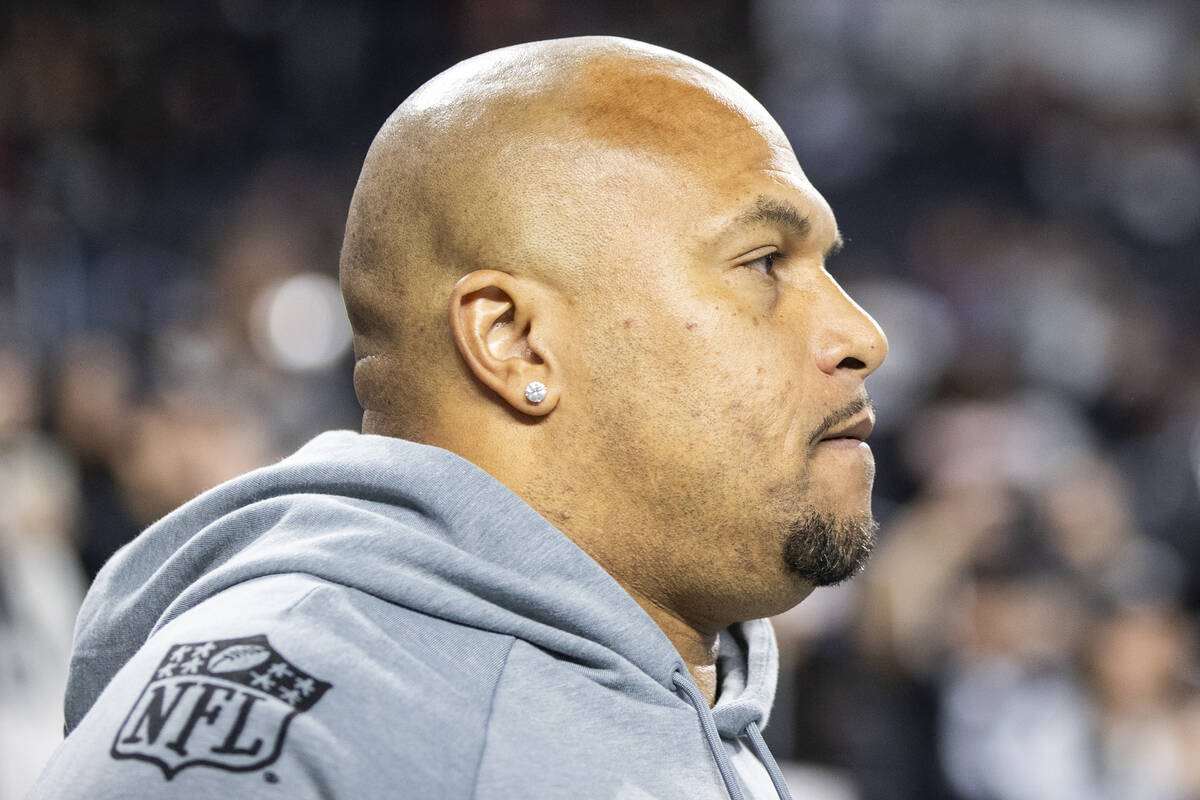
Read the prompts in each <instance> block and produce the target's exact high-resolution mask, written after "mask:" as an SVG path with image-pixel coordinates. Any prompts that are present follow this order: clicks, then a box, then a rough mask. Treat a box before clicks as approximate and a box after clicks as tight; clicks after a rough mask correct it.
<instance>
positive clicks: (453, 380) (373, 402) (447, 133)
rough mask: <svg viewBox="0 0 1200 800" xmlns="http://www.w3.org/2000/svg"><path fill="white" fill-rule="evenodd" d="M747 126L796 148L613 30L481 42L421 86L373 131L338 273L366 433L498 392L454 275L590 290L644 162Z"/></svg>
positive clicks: (425, 425) (754, 115)
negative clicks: (453, 310)
mask: <svg viewBox="0 0 1200 800" xmlns="http://www.w3.org/2000/svg"><path fill="white" fill-rule="evenodd" d="M747 126H757V127H758V128H759V129H760V130H761V131H762V132H764V133H765V134H766V135H768V136H769V137H770V138H772V139H773V140H775V142H776V144H777V145H778V146H780V147H781V148H783V149H785V150H787V151H788V153H789V154H790V149H788V146H787V143H786V140H785V139H784V137H783V135H782V133H780V132H779V131H778V129H777V128H776V127H775V126H774V123H773V122H772V121H771V119H770V117H769V116H768V115H767V113H766V112H765V111H764V110H763V109H762V107H761V106H760V105H759V104H758V103H757V101H755V100H754V99H753V98H752V97H751V96H750V95H749V94H748V93H747V92H746V91H745V90H744V89H742V88H741V87H740V86H738V85H737V84H735V83H734V82H733V81H731V80H730V79H728V78H727V77H725V76H724V75H721V74H720V73H718V72H716V71H715V70H713V69H711V68H709V67H707V66H705V65H703V64H701V63H699V62H697V61H695V60H693V59H690V58H687V57H685V56H682V55H680V54H678V53H673V52H671V51H668V50H663V49H661V48H657V47H653V46H650V45H646V44H642V43H638V42H633V41H629V40H625V39H617V38H611V37H584V38H576V39H562V40H553V41H548V42H536V43H532V44H525V45H519V46H515V47H510V48H505V49H503V50H498V51H494V52H491V53H486V54H483V55H481V56H477V57H475V58H472V59H469V60H467V61H464V62H462V63H460V64H458V65H457V66H455V67H453V68H451V69H449V70H447V71H446V72H444V73H442V74H441V75H438V76H437V77H435V78H433V79H432V80H430V81H429V82H428V83H426V84H425V85H424V86H422V87H421V88H420V89H418V90H417V91H416V92H415V93H413V95H412V96H410V97H409V98H408V99H407V100H406V101H405V102H404V103H403V104H402V105H401V106H400V107H399V108H398V109H397V110H396V111H395V113H394V114H392V116H391V117H390V118H389V119H388V121H387V122H386V123H385V124H384V126H383V128H382V129H381V130H380V132H379V134H378V136H377V137H376V139H375V141H374V143H373V144H372V146H371V149H370V152H369V153H368V156H367V159H366V162H365V164H364V166H363V170H362V174H361V176H360V178H359V183H358V187H357V189H356V191H355V195H354V199H353V202H352V204H351V208H350V214H349V218H348V220H347V225H346V238H345V244H344V246H343V251H342V262H341V278H342V288H343V292H344V294H345V297H346V306H347V309H348V311H349V315H350V320H351V323H352V325H353V327H354V333H355V353H356V356H357V359H358V362H357V365H356V369H355V389H356V392H357V394H358V397H359V401H360V402H361V404H362V405H363V407H364V409H365V411H366V416H365V421H364V426H365V428H366V429H367V430H374V431H378V432H387V433H393V434H397V435H404V436H408V437H410V438H416V439H421V440H425V441H429V440H431V439H435V438H436V430H437V429H438V428H440V427H445V426H444V425H441V424H439V420H441V418H442V417H444V416H445V414H446V413H447V412H452V411H454V410H455V409H453V408H451V406H455V405H457V404H466V405H468V406H469V405H472V404H474V403H476V402H477V401H479V400H481V399H482V400H484V401H485V402H486V403H490V404H496V403H497V398H496V397H495V396H494V395H491V396H490V395H489V393H488V392H487V391H486V386H481V385H480V384H479V382H478V381H477V380H475V379H474V378H473V376H472V375H471V373H470V370H469V369H468V366H469V365H468V364H466V363H465V362H464V360H463V359H462V358H460V357H459V356H460V354H459V352H458V348H456V346H455V343H454V341H453V337H452V331H451V329H450V319H449V318H448V315H447V302H448V299H449V298H450V296H451V293H452V290H453V288H454V286H455V283H456V282H457V281H458V280H459V278H461V277H462V276H463V275H465V274H467V273H470V272H472V271H476V270H485V269H486V270H498V271H501V272H504V273H507V274H510V275H514V276H519V277H521V278H523V279H527V280H529V281H534V282H537V283H540V284H541V285H542V288H543V290H544V291H548V292H557V293H560V294H561V295H564V296H566V297H572V296H573V297H579V296H583V295H584V294H586V293H587V291H588V289H589V287H590V286H594V284H595V283H596V282H597V281H603V280H608V279H611V269H612V268H613V267H614V266H615V265H614V263H613V261H614V259H616V260H620V259H621V258H622V257H623V255H624V254H622V252H621V247H620V242H615V241H614V240H615V239H620V238H621V234H622V231H621V229H620V228H621V226H622V225H628V224H629V220H628V218H627V212H628V206H629V198H630V196H631V195H632V194H633V193H635V192H636V191H640V190H643V189H644V187H645V178H644V173H645V172H646V171H648V170H653V169H655V168H656V167H661V166H662V165H665V164H667V163H670V164H671V165H672V166H673V167H675V168H678V167H679V166H680V165H685V164H686V163H687V161H688V157H689V156H690V154H692V153H694V152H695V151H696V150H697V149H698V148H701V147H705V148H708V149H713V148H714V147H717V148H719V147H720V142H721V141H722V138H723V136H722V133H723V132H724V131H730V130H734V129H737V128H745V127H747ZM730 146H733V142H732V141H731V143H730ZM679 174H680V175H684V176H686V175H687V170H686V169H684V170H683V172H681V173H679ZM678 179H679V175H674V176H673V177H672V178H671V179H670V181H675V180H678ZM662 201H663V202H664V203H669V202H671V198H670V197H665V196H664V197H663V198H662ZM433 443H438V444H443V442H440V441H435V442H433Z"/></svg>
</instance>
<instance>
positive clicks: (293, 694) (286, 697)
mask: <svg viewBox="0 0 1200 800" xmlns="http://www.w3.org/2000/svg"><path fill="white" fill-rule="evenodd" d="M279 699H280V700H283V702H285V703H287V704H288V705H289V706H294V705H296V703H299V702H300V692H298V691H297V690H296V689H282V690H281V691H280V692H279Z"/></svg>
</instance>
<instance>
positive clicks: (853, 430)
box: [817, 409, 875, 447]
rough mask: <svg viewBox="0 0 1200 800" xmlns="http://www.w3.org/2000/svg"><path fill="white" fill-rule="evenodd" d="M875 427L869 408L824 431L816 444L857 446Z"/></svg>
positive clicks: (873, 417) (863, 441)
mask: <svg viewBox="0 0 1200 800" xmlns="http://www.w3.org/2000/svg"><path fill="white" fill-rule="evenodd" d="M874 429H875V415H874V414H873V413H872V412H871V410H870V409H867V410H866V411H864V412H863V413H862V414H858V415H856V416H854V417H853V418H851V419H849V420H847V421H846V422H845V423H844V424H842V425H839V426H838V427H837V428H834V429H833V430H831V431H829V432H828V433H826V434H825V435H824V436H822V437H821V438H820V440H818V442H817V444H831V445H840V446H843V447H857V446H858V445H860V444H864V443H865V442H866V440H867V437H868V436H870V435H871V431H873V430H874Z"/></svg>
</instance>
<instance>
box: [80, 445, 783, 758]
mask: <svg viewBox="0 0 1200 800" xmlns="http://www.w3.org/2000/svg"><path fill="white" fill-rule="evenodd" d="M287 573H304V574H309V575H313V576H315V577H318V578H321V579H323V580H326V581H330V582H332V583H337V584H343V585H346V586H350V587H353V588H355V589H358V590H360V591H363V592H366V593H368V594H371V595H373V596H375V597H377V598H379V599H380V600H382V601H384V602H387V603H392V604H396V605H400V606H404V607H407V608H411V609H414V610H417V611H420V612H422V613H425V614H429V615H431V616H435V617H439V618H443V619H447V620H450V621H452V622H456V623H460V624H463V625H469V626H472V627H476V628H482V629H486V630H490V631H494V632H497V633H501V634H507V635H511V636H514V637H517V638H520V639H523V640H525V641H528V642H530V643H531V644H534V645H536V646H538V647H541V648H543V649H546V650H548V651H551V652H554V653H557V654H560V655H562V656H564V657H565V658H568V659H571V660H572V661H575V662H576V663H579V664H583V665H586V666H587V667H588V668H589V670H590V671H592V673H593V676H594V678H595V679H596V680H598V681H600V682H606V681H616V682H619V681H620V680H622V679H621V678H619V677H618V676H620V675H622V674H624V673H626V670H619V669H616V668H615V667H616V666H617V665H618V662H619V661H623V662H627V663H629V664H633V665H634V666H636V667H637V668H638V669H640V670H641V671H642V672H644V673H646V674H647V675H649V676H650V677H651V678H653V679H654V680H655V681H656V682H658V683H659V684H661V685H662V686H663V687H664V688H666V689H668V690H670V691H674V690H673V685H672V673H674V672H675V671H676V670H678V669H683V670H684V671H685V672H686V667H685V666H684V664H683V662H682V660H681V659H680V657H679V654H678V653H677V651H676V650H675V648H674V646H673V645H672V644H671V642H670V640H669V639H668V638H667V637H666V635H665V634H663V633H662V631H661V629H659V627H658V626H657V625H656V624H655V623H654V621H653V620H652V619H651V618H650V617H649V615H647V614H646V613H645V611H643V610H642V608H641V606H639V605H638V604H637V602H635V601H634V600H633V598H632V597H630V595H629V594H628V593H627V592H625V590H624V589H623V588H622V587H621V586H620V585H619V584H618V583H617V582H616V581H615V580H614V579H613V578H612V577H611V576H610V575H609V574H608V573H607V572H606V571H605V570H604V569H603V568H602V567H601V566H600V565H599V564H597V563H596V562H595V561H594V560H593V559H592V558H591V557H590V556H588V555H587V554H586V553H584V552H583V551H582V550H581V549H579V547H578V546H576V545H575V544H574V542H572V541H571V540H570V539H569V538H567V537H566V536H565V535H564V534H563V533H562V532H561V531H559V530H558V529H557V528H555V527H554V526H553V525H551V524H550V523H549V522H548V521H547V520H546V519H545V518H543V517H542V516H541V515H539V514H538V513H537V512H536V511H534V510H533V508H531V507H530V506H529V505H527V504H526V503H525V502H524V501H522V500H521V499H520V498H519V497H517V496H516V495H515V494H513V493H512V492H511V491H510V490H509V489H508V488H507V487H505V486H504V485H502V484H501V483H499V482H498V481H497V480H495V479H494V478H492V477H491V476H490V475H489V474H487V473H486V472H484V471H483V470H481V469H479V468H478V467H476V466H475V465H474V464H471V463H470V462H468V461H466V460H464V459H462V458H460V457H459V456H457V455H455V454H453V453H450V452H448V451H446V450H442V449H440V448H436V447H429V446H426V445H420V444H415V443H413V442H408V441H404V440H402V439H394V438H389V437H383V436H371V435H362V434H358V433H354V432H350V431H336V432H330V433H324V434H321V435H320V436H318V437H317V438H315V439H314V440H312V441H311V442H309V443H308V444H307V445H305V446H304V447H303V448H301V449H300V450H299V451H298V452H296V453H295V454H294V455H292V456H291V457H289V458H286V459H284V460H283V461H281V462H280V463H278V464H275V465H273V466H269V467H264V468H262V469H259V470H255V471H254V472H251V473H248V474H246V475H243V476H241V477H239V478H236V479H234V480H232V481H229V482H228V483H225V484H222V485H221V486H218V487H216V488H215V489H212V490H210V491H208V492H205V493H204V494H202V495H200V496H199V497H197V498H196V499H194V500H192V501H191V502H189V503H187V504H186V505H184V506H182V507H180V508H179V509H177V510H176V511H174V512H172V513H171V514H169V515H167V516H166V517H164V518H163V519H161V520H159V521H158V522H156V523H155V524H154V525H152V526H151V527H150V528H148V529H147V530H146V531H145V532H144V533H142V535H141V536H139V537H138V538H137V539H135V540H134V541H133V542H131V543H130V544H129V545H127V546H126V547H125V548H123V549H122V550H121V551H120V552H119V553H118V554H117V555H116V556H114V557H113V559H112V560H111V561H110V562H109V563H108V564H107V565H105V567H104V569H103V570H102V571H101V572H100V574H99V576H97V578H96V582H95V583H94V584H93V586H92V589H91V591H90V592H89V593H88V596H87V598H86V600H85V601H84V604H83V607H82V609H81V611H80V615H79V621H78V624H77V627H76V632H75V648H74V653H73V655H72V659H71V667H70V677H69V680H68V686H67V697H66V722H67V729H68V731H69V730H71V729H73V728H74V727H75V726H76V725H77V724H78V723H79V720H80V719H82V717H83V715H84V714H86V713H87V711H88V709H89V708H91V706H92V704H93V703H94V702H95V700H96V698H97V697H98V696H99V695H100V692H101V691H102V690H103V689H104V687H105V686H107V684H108V682H109V681H110V680H111V679H112V677H113V675H115V674H116V672H117V671H118V670H119V669H120V668H121V667H122V666H123V665H124V664H125V663H126V662H127V661H128V660H129V659H130V657H131V656H132V655H133V654H134V653H135V652H137V650H138V649H139V648H140V647H141V646H142V644H144V643H145V641H146V640H147V639H148V638H149V637H150V636H151V635H152V634H153V633H154V632H155V631H156V630H158V628H160V627H161V626H163V625H165V624H166V623H167V622H169V621H170V620H172V619H174V618H175V617H177V616H179V615H180V614H182V613H184V612H185V611H187V610H188V609H190V608H193V607H194V606H196V605H198V604H199V603H202V602H203V601H204V600H206V599H207V598H209V597H212V596H213V595H215V594H217V593H219V592H221V591H223V590H225V589H228V588H230V587H231V586H235V585H237V584H239V583H242V582H245V581H249V580H253V579H255V578H259V577H263V576H267V575H272V574H287ZM777 659H778V656H777V652H776V647H775V639H774V634H773V632H772V630H771V626H770V623H769V622H767V621H766V620H753V621H750V622H745V623H739V624H737V625H734V626H732V627H731V628H729V629H727V630H726V631H724V632H722V634H721V642H720V661H719V666H718V669H719V673H720V674H721V695H720V698H719V701H718V703H717V706H716V708H714V710H713V711H714V719H715V721H716V723H717V727H718V729H719V730H720V732H721V734H722V735H724V736H736V735H738V734H739V733H740V732H741V731H742V730H743V729H744V728H745V726H746V724H747V723H748V722H750V721H756V722H758V724H759V725H760V726H761V725H764V724H765V723H766V718H767V714H768V711H769V709H770V706H771V703H772V701H773V699H774V693H775V680H776V673H777V667H778V660H777Z"/></svg>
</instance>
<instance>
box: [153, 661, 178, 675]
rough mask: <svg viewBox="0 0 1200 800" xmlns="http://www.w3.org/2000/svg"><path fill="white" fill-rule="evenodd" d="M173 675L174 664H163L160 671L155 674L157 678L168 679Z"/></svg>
mask: <svg viewBox="0 0 1200 800" xmlns="http://www.w3.org/2000/svg"><path fill="white" fill-rule="evenodd" d="M174 674H175V665H174V664H163V666H162V669H160V670H159V671H158V672H156V673H155V675H156V676H157V677H159V678H169V677H171V676H172V675H174Z"/></svg>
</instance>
